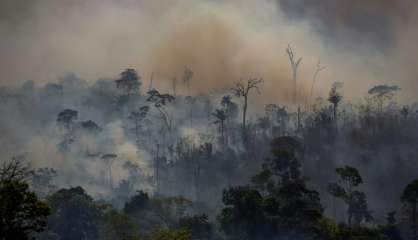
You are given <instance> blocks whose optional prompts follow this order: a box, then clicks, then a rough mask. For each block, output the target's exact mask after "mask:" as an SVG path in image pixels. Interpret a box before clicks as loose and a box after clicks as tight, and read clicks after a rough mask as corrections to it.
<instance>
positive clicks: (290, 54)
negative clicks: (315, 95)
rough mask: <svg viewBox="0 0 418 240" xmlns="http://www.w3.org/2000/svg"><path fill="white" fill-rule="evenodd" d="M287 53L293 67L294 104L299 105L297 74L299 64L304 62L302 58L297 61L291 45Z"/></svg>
mask: <svg viewBox="0 0 418 240" xmlns="http://www.w3.org/2000/svg"><path fill="white" fill-rule="evenodd" d="M286 53H287V55H288V57H289V61H290V66H291V67H292V74H293V75H292V76H293V103H294V104H296V103H297V100H298V99H297V97H298V96H297V73H298V67H299V64H300V63H301V62H302V57H300V58H298V59H297V60H296V59H295V55H294V53H293V50H292V47H291V46H290V44H289V45H288V46H287V48H286Z"/></svg>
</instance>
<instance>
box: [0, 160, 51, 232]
mask: <svg viewBox="0 0 418 240" xmlns="http://www.w3.org/2000/svg"><path fill="white" fill-rule="evenodd" d="M29 174H30V171H29V168H28V167H27V166H26V165H25V164H24V163H23V162H22V161H21V160H20V159H18V158H13V159H12V160H11V161H6V162H4V163H3V165H2V166H1V167H0V239H4V240H12V239H22V240H24V239H31V238H32V237H34V234H36V233H39V232H41V231H43V230H44V228H45V226H46V219H47V216H48V215H49V208H48V206H47V205H46V203H44V202H42V201H40V200H39V199H38V197H37V196H36V194H35V193H34V192H32V191H30V190H29V185H28V184H27V183H26V182H25V179H26V178H27V177H29Z"/></svg>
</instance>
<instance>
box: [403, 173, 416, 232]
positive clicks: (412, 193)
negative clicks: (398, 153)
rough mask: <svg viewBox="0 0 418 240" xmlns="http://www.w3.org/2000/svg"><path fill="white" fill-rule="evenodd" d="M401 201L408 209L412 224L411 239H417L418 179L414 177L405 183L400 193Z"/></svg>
mask: <svg viewBox="0 0 418 240" xmlns="http://www.w3.org/2000/svg"><path fill="white" fill-rule="evenodd" d="M401 202H402V203H403V204H405V205H406V206H407V207H408V208H409V209H410V216H409V217H410V221H411V226H412V232H413V239H417V238H418V235H417V233H418V227H417V203H418V179H415V180H413V181H411V182H410V183H408V185H406V187H405V188H404V190H403V192H402V195H401Z"/></svg>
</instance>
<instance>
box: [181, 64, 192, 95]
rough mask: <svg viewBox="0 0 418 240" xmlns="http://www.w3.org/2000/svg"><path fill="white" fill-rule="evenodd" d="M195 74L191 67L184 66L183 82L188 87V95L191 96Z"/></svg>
mask: <svg viewBox="0 0 418 240" xmlns="http://www.w3.org/2000/svg"><path fill="white" fill-rule="evenodd" d="M193 74H194V73H193V71H192V70H191V69H190V68H188V67H187V66H186V67H184V72H183V83H184V84H185V85H186V87H187V95H188V96H190V94H191V82H192V78H193Z"/></svg>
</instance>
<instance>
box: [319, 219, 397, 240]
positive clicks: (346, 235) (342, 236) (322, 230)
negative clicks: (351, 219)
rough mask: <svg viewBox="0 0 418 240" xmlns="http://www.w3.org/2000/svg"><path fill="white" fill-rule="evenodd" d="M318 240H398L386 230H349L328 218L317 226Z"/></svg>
mask: <svg viewBox="0 0 418 240" xmlns="http://www.w3.org/2000/svg"><path fill="white" fill-rule="evenodd" d="M316 230H317V237H316V239H319V240H399V239H400V238H397V237H396V236H395V235H390V234H388V232H386V228H383V227H377V228H366V227H356V228H351V227H349V226H347V225H338V224H336V223H335V222H334V221H333V220H331V219H329V218H322V219H321V220H320V221H319V223H318V225H317V229H316Z"/></svg>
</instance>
